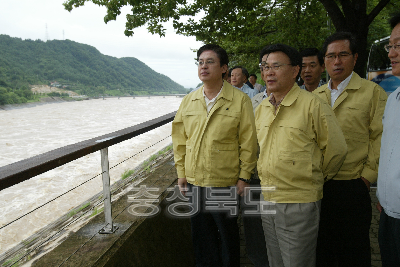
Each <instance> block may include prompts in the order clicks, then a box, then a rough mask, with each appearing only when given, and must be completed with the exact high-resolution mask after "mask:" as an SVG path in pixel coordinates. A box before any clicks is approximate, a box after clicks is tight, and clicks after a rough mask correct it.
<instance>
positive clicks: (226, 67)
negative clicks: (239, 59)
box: [222, 64, 228, 73]
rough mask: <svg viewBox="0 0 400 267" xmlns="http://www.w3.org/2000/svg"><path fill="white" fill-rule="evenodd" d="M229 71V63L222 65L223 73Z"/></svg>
mask: <svg viewBox="0 0 400 267" xmlns="http://www.w3.org/2000/svg"><path fill="white" fill-rule="evenodd" d="M225 72H228V65H226V64H225V65H223V66H222V73H225Z"/></svg>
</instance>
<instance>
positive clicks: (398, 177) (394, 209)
mask: <svg viewBox="0 0 400 267" xmlns="http://www.w3.org/2000/svg"><path fill="white" fill-rule="evenodd" d="M390 25H391V27H392V29H393V30H392V34H391V35H390V39H389V44H388V45H386V47H385V49H386V51H387V52H388V56H389V58H390V61H391V63H392V74H393V75H395V76H400V13H398V14H397V15H395V16H393V17H392V19H391V20H390ZM399 114H400V87H399V88H397V89H396V90H395V91H394V92H393V93H391V94H390V95H389V98H388V101H387V104H386V108H385V114H384V116H383V134H382V143H381V159H380V164H379V171H378V191H377V193H376V195H377V197H378V199H379V203H378V205H377V208H378V210H379V212H380V213H381V216H380V220H379V236H378V239H379V247H380V251H381V257H382V266H383V267H386V266H388V267H390V266H400V164H399V159H400V142H399V137H400V136H399V135H400V120H399Z"/></svg>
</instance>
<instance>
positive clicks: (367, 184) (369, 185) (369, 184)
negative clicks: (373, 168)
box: [361, 176, 371, 191]
mask: <svg viewBox="0 0 400 267" xmlns="http://www.w3.org/2000/svg"><path fill="white" fill-rule="evenodd" d="M361 179H362V180H363V181H364V183H365V185H366V186H367V188H368V191H369V189H370V187H371V183H370V182H369V181H368V180H367V179H365V178H364V177H362V176H361Z"/></svg>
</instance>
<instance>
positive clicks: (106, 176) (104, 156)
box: [99, 147, 118, 234]
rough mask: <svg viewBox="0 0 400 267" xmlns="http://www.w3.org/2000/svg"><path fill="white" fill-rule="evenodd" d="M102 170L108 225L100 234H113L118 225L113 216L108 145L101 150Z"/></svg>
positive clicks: (105, 212) (105, 213)
mask: <svg viewBox="0 0 400 267" xmlns="http://www.w3.org/2000/svg"><path fill="white" fill-rule="evenodd" d="M100 153H101V171H102V177H103V197H104V216H105V219H106V225H105V226H104V227H103V228H102V229H101V230H100V231H99V233H100V234H112V233H114V232H115V231H116V230H117V229H118V227H116V226H114V225H113V221H112V216H111V191H110V168H109V163H108V147H106V148H103V149H101V150H100Z"/></svg>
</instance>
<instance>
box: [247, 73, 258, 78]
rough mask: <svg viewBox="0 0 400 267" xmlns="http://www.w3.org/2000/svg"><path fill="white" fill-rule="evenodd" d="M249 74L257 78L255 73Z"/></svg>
mask: <svg viewBox="0 0 400 267" xmlns="http://www.w3.org/2000/svg"><path fill="white" fill-rule="evenodd" d="M251 76H254V78H256V79H257V75H255V74H254V73H252V74H250V76H249V77H251Z"/></svg>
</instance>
